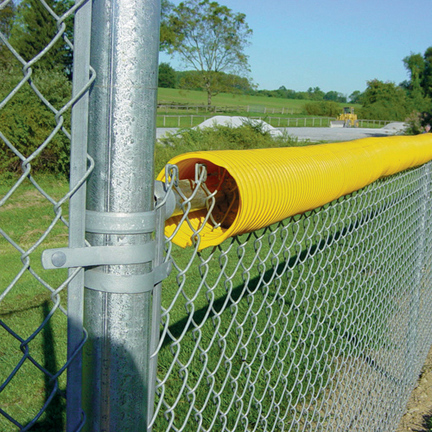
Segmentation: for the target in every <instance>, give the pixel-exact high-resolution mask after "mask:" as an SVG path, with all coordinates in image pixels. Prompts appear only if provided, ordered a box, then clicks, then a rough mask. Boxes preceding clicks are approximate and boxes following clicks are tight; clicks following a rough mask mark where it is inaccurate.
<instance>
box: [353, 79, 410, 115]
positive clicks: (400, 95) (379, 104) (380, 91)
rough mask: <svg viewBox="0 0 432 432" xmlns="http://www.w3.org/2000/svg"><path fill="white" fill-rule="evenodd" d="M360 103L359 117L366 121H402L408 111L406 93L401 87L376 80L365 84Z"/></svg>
mask: <svg viewBox="0 0 432 432" xmlns="http://www.w3.org/2000/svg"><path fill="white" fill-rule="evenodd" d="M362 103H363V108H362V109H361V111H360V116H361V117H362V118H367V119H376V120H400V121H403V120H405V118H406V117H407V115H408V114H409V111H410V109H409V103H408V100H407V96H406V92H405V91H404V90H403V89H402V88H401V87H399V86H397V85H396V84H395V83H392V82H383V81H380V80H377V79H374V80H371V81H368V82H367V88H366V90H365V92H364V93H363V95H362Z"/></svg>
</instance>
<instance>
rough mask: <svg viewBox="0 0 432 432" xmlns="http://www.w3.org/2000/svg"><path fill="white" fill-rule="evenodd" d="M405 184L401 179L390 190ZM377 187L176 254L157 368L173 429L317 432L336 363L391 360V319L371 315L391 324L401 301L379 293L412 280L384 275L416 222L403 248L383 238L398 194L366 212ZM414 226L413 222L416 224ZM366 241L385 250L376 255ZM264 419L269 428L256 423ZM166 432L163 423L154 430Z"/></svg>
mask: <svg viewBox="0 0 432 432" xmlns="http://www.w3.org/2000/svg"><path fill="white" fill-rule="evenodd" d="M403 185H404V180H401V181H399V182H398V183H397V185H395V189H396V190H398V189H399V187H402V186H403ZM396 186H397V187H396ZM379 188H380V183H379V182H378V184H375V185H372V186H370V187H368V188H367V189H366V190H365V191H363V192H361V193H359V194H354V195H353V197H352V200H351V201H347V200H345V199H341V200H338V201H336V202H334V203H332V204H330V205H327V206H325V208H324V209H321V210H320V211H319V212H318V211H317V212H312V213H309V214H305V215H302V216H296V217H293V218H290V220H287V221H284V222H283V223H280V224H276V225H273V226H272V227H270V228H267V229H265V230H261V231H257V232H255V233H253V234H249V235H244V236H241V237H239V238H237V239H233V240H228V241H227V242H225V243H224V244H223V245H221V246H220V247H217V248H214V249H211V248H209V249H206V250H204V251H202V252H201V253H199V254H197V255H196V256H194V255H193V251H192V250H191V249H190V248H189V249H186V250H182V249H179V248H177V247H174V248H173V253H172V255H173V258H174V261H175V263H176V267H177V268H178V272H174V274H172V275H171V276H170V277H169V279H168V280H166V281H165V282H164V288H163V291H162V294H163V300H162V304H163V306H164V308H165V309H166V310H168V311H169V321H168V320H167V316H168V315H166V317H165V322H166V325H167V329H168V333H167V336H166V337H165V340H164V344H163V346H162V349H161V352H160V354H159V363H158V367H159V377H160V379H161V380H166V382H165V386H164V390H165V394H164V401H165V403H166V404H167V406H168V407H169V406H175V415H176V417H175V420H174V424H175V425H176V427H178V428H180V427H181V426H185V430H195V427H196V426H194V425H195V421H196V419H195V418H194V415H196V416H198V418H199V419H200V420H201V421H202V424H203V427H204V428H206V430H212V428H213V430H220V429H221V428H222V423H221V422H220V421H221V420H220V417H219V416H220V413H221V412H225V413H226V425H227V427H229V428H230V430H236V429H235V425H236V422H238V421H239V419H240V416H243V417H244V418H245V419H247V422H248V424H249V427H250V428H252V427H253V426H257V429H256V430H258V431H265V430H273V428H276V429H275V430H280V429H281V427H280V423H279V426H278V425H277V423H276V421H277V415H278V414H279V413H281V414H280V415H281V417H282V418H283V419H284V420H283V421H284V422H285V423H286V424H289V423H290V422H292V421H293V420H294V419H295V418H296V417H297V418H298V416H299V412H300V410H303V413H302V415H303V416H304V418H303V421H304V419H305V418H307V419H308V421H310V422H311V423H310V424H313V422H314V421H317V419H316V418H315V417H314V416H316V415H318V414H317V413H314V412H313V407H311V408H310V409H308V408H307V407H308V404H309V403H312V401H315V402H314V404H318V403H319V402H320V401H322V400H323V399H324V398H326V397H327V396H328V395H327V393H326V391H327V388H328V385H329V384H330V383H331V382H332V381H333V380H334V379H336V378H337V377H338V373H339V372H340V370H338V366H339V364H338V362H341V363H342V362H347V363H349V362H350V361H351V362H355V361H358V362H364V364H366V367H367V364H368V363H367V362H368V361H369V362H370V360H368V359H370V358H373V355H374V353H375V352H382V351H384V352H389V353H391V352H392V350H394V349H395V344H394V343H393V342H392V340H391V329H390V327H389V323H388V322H387V316H379V314H378V313H377V317H378V318H374V316H373V315H372V313H371V311H376V312H377V311H379V310H385V311H387V312H386V313H387V314H388V316H393V315H395V313H396V312H395V311H396V310H397V306H398V305H397V303H398V299H397V296H396V295H394V296H391V295H390V296H388V293H389V291H388V290H385V289H384V288H385V287H387V286H388V285H392V284H393V286H395V287H397V286H398V284H404V283H408V282H409V281H410V280H411V278H412V269H409V268H407V269H406V271H405V272H403V273H400V274H392V273H391V272H390V271H388V269H389V268H390V267H391V265H392V262H393V260H396V261H399V263H400V262H401V261H403V263H404V264H405V257H403V256H401V255H400V254H399V242H401V241H402V242H403V240H401V239H402V238H403V237H404V236H405V234H404V233H405V230H407V225H408V226H409V223H408V224H406V222H405V223H400V226H398V227H397V229H398V230H399V232H400V233H401V237H400V238H397V239H396V240H395V239H394V238H392V237H391V236H385V235H384V233H383V231H382V229H381V227H382V226H383V221H384V220H385V219H386V218H387V217H389V215H391V213H392V211H393V210H392V208H391V206H389V203H390V201H391V199H400V197H401V195H398V193H397V192H396V193H395V194H394V195H393V197H392V198H391V199H387V198H385V199H383V200H382V203H381V205H380V207H378V208H372V207H364V206H362V205H363V203H364V200H365V194H366V193H370V192H371V191H370V189H372V190H375V193H379V192H378V190H379ZM330 214H331V215H332V216H331V217H330ZM400 216H401V220H404V218H403V217H402V216H403V215H400ZM409 218H410V222H413V220H414V215H413V214H411V216H409ZM412 240H415V239H412ZM371 242H377V243H378V244H380V247H379V248H375V249H372V251H371V250H369V248H370V247H371V244H372V243H371ZM390 250H392V251H394V252H393V253H389V252H388V251H390ZM186 268H188V270H187V272H186V273H184V272H183V269H186ZM324 269H325V270H324ZM379 269H380V270H379ZM179 290H180V293H181V295H180V296H178V297H175V296H174V294H175V293H176V292H178V291H179ZM179 340H180V341H181V343H180V345H179V344H178V341H179ZM173 364H174V366H173V367H172V366H171V365H173ZM186 365H187V371H188V372H187V373H186V372H185V371H184V368H185V367H186ZM170 367H172V369H171V370H170ZM168 371H170V373H169V374H168ZM371 372H374V371H373V370H372V368H371ZM203 376H204V377H207V378H203ZM227 377H228V380H227ZM252 382H253V384H254V385H253V386H251V383H252ZM186 383H187V387H186V388H185V387H184V386H185V385H186ZM232 383H235V386H234V385H232ZM194 388H196V391H195V392H193V391H189V390H188V389H194ZM269 389H270V391H268V390H269ZM179 395H181V396H180V398H179V402H178V403H177V402H176V399H177V398H178V397H179ZM239 395H243V396H242V398H240V397H239ZM193 396H195V397H193ZM335 396H337V395H335ZM273 397H276V398H277V400H278V401H279V407H278V409H277V410H275V407H274V405H273V403H274V402H273ZM386 397H391V395H387V396H386ZM240 399H241V400H242V404H241V405H240ZM192 401H193V403H194V409H195V410H196V411H195V412H192V414H191V413H190V412H189V411H188V410H189V409H190V406H191V405H190V404H191V402H192ZM233 406H235V407H236V408H235V409H234V408H230V407H233ZM248 407H249V408H248ZM250 407H252V408H250ZM297 410H298V411H297ZM258 413H261V420H262V418H263V417H265V418H266V426H263V425H262V424H261V425H259V424H258V423H257V421H258ZM167 426H168V421H167V420H166V419H164V418H163V416H162V415H160V416H159V417H158V420H157V422H156V425H155V430H156V431H162V430H165V429H166V427H167ZM311 430H312V429H311Z"/></svg>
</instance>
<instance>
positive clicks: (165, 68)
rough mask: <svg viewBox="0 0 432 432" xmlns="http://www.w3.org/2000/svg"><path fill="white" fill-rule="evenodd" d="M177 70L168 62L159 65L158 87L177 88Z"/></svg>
mask: <svg viewBox="0 0 432 432" xmlns="http://www.w3.org/2000/svg"><path fill="white" fill-rule="evenodd" d="M176 81H177V79H176V72H175V70H174V69H173V68H172V67H171V66H170V65H169V64H168V63H161V64H160V65H159V75H158V87H163V88H176Z"/></svg>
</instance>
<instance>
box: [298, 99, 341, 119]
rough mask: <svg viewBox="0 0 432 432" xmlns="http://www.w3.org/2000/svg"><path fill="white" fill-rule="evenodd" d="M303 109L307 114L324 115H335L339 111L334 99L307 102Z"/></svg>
mask: <svg viewBox="0 0 432 432" xmlns="http://www.w3.org/2000/svg"><path fill="white" fill-rule="evenodd" d="M304 110H305V112H306V113H307V114H309V115H314V116H324V117H336V116H337V115H339V114H340V111H341V109H340V107H339V105H338V104H337V103H336V102H334V101H319V102H309V103H307V104H305V106H304Z"/></svg>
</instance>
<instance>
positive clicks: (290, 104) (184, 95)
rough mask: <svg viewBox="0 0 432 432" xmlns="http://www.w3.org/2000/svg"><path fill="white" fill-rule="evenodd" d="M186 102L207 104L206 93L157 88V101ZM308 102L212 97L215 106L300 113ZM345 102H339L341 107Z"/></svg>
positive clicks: (257, 97) (230, 96)
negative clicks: (288, 110) (259, 108)
mask: <svg viewBox="0 0 432 432" xmlns="http://www.w3.org/2000/svg"><path fill="white" fill-rule="evenodd" d="M173 102H174V103H176V104H185V105H186V104H188V105H203V104H204V105H205V104H207V94H206V93H205V92H200V91H192V90H190V91H189V90H178V89H167V88H159V89H158V103H159V104H167V105H169V104H170V103H173ZM307 102H310V101H307V100H302V99H282V98H270V97H264V96H248V95H236V94H230V93H221V94H219V95H217V96H214V97H213V98H212V105H214V106H217V107H225V106H226V107H230V106H231V107H235V106H242V107H247V106H250V107H261V108H264V107H265V108H267V109H268V110H271V109H273V108H274V109H278V110H281V109H282V108H285V109H292V110H293V111H294V113H301V112H302V111H304V110H303V107H304V105H305V103H307ZM346 105H347V104H340V106H341V107H343V106H346ZM350 106H354V107H360V105H350Z"/></svg>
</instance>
